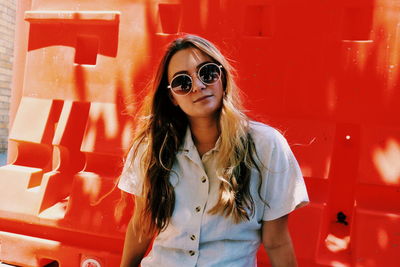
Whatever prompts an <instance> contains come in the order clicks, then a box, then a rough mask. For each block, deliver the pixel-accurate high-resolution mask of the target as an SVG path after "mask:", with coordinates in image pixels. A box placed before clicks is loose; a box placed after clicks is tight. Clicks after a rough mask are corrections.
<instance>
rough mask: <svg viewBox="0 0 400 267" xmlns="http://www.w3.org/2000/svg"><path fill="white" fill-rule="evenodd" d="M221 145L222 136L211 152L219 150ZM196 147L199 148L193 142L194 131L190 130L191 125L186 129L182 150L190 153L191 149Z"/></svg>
mask: <svg viewBox="0 0 400 267" xmlns="http://www.w3.org/2000/svg"><path fill="white" fill-rule="evenodd" d="M220 146H221V136H219V137H218V139H217V142H216V143H215V146H214V147H213V148H212V149H211V150H210V151H209V152H211V151H219V148H220ZM194 149H197V148H196V146H195V145H194V142H193V138H192V131H191V130H190V126H188V127H187V129H186V134H185V137H184V141H183V145H182V150H183V151H184V152H186V153H188V152H189V151H192V150H194Z"/></svg>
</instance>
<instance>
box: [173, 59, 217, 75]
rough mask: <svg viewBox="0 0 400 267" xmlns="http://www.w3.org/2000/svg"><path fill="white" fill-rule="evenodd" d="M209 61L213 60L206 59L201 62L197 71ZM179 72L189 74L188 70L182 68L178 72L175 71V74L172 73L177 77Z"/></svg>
mask: <svg viewBox="0 0 400 267" xmlns="http://www.w3.org/2000/svg"><path fill="white" fill-rule="evenodd" d="M207 63H212V61H204V62H202V63H200V64H199V65H197V67H196V71H198V70H199V69H200V68H201V67H202V66H204V65H205V64H207ZM179 74H189V72H188V71H187V70H180V71H178V72H175V74H174V75H172V77H175V76H176V75H179Z"/></svg>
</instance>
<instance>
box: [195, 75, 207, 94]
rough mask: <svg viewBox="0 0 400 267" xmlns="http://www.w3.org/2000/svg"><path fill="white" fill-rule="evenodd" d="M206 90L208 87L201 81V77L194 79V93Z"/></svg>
mask: <svg viewBox="0 0 400 267" xmlns="http://www.w3.org/2000/svg"><path fill="white" fill-rule="evenodd" d="M204 88H206V85H205V84H204V83H203V82H202V81H201V80H200V79H199V77H197V76H196V77H194V78H193V92H196V91H197V90H203V89H204Z"/></svg>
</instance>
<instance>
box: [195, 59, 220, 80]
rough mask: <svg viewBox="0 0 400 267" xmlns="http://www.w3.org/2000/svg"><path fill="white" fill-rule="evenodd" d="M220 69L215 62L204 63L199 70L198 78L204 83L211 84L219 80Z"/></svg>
mask: <svg viewBox="0 0 400 267" xmlns="http://www.w3.org/2000/svg"><path fill="white" fill-rule="evenodd" d="M220 76H221V69H220V68H219V67H218V66H217V65H216V64H213V63H212V64H206V65H204V66H203V67H201V69H200V71H199V78H200V79H201V81H202V82H203V83H205V84H213V83H215V82H217V81H218V80H219V77H220Z"/></svg>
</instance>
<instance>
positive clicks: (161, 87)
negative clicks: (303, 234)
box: [118, 35, 308, 267]
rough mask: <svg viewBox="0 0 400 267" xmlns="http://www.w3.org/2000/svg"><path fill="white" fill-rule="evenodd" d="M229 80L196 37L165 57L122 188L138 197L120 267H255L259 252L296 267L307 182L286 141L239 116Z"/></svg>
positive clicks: (179, 42) (211, 49)
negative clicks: (291, 225)
mask: <svg viewBox="0 0 400 267" xmlns="http://www.w3.org/2000/svg"><path fill="white" fill-rule="evenodd" d="M232 72H233V69H232V67H231V66H230V64H229V62H228V61H227V60H226V59H225V58H224V57H223V55H222V54H221V52H220V51H219V50H218V49H217V48H216V47H215V46H214V45H213V44H212V43H210V42H209V41H207V40H205V39H203V38H200V37H198V36H193V35H186V36H184V37H182V38H178V39H176V40H175V41H173V42H172V43H171V44H170V46H169V48H168V49H167V51H166V53H165V55H164V57H163V59H162V61H161V64H160V65H159V68H158V71H157V73H156V75H155V78H154V80H153V83H152V84H153V88H152V90H151V91H150V92H149V95H148V96H147V97H146V99H145V101H144V104H143V106H142V109H141V117H140V118H141V119H140V121H139V122H138V123H137V127H136V134H135V136H134V140H133V145H132V148H131V149H130V151H129V153H128V157H127V160H126V163H125V166H124V170H123V172H122V175H121V178H120V182H119V185H118V186H119V188H120V189H122V190H123V191H126V192H128V193H131V194H133V195H135V210H134V215H133V217H132V219H131V221H130V223H129V225H128V228H127V232H126V237H125V244H124V251H123V256H122V263H121V266H138V265H139V264H141V266H143V267H146V266H157V267H158V266H174V267H175V266H185V267H186V266H243V267H248V266H257V261H256V252H257V250H258V249H259V246H260V243H261V242H262V243H263V245H264V247H265V248H266V250H267V253H268V255H269V257H270V261H271V263H272V265H273V266H296V259H295V255H294V251H293V247H292V242H291V239H290V235H289V232H288V227H287V221H288V214H289V213H290V212H291V211H293V210H294V209H296V208H298V207H300V206H303V205H305V204H306V203H307V202H308V196H307V191H306V188H305V185H304V181H303V177H302V174H301V171H300V169H299V166H298V163H297V161H296V159H295V158H294V156H293V153H292V152H291V150H290V148H289V146H288V143H287V142H286V140H285V138H284V137H283V136H282V135H281V134H280V133H279V132H278V131H277V130H275V129H273V128H271V127H269V126H267V125H264V124H261V123H257V122H253V121H250V120H249V118H248V117H247V116H246V115H245V114H244V113H243V109H242V106H241V101H240V98H239V88H238V87H237V86H236V84H235V81H234V79H233V77H232ZM154 237H155V239H154V243H153V247H152V249H151V251H150V253H149V254H148V255H147V256H146V257H144V258H143V256H144V254H145V252H146V250H147V249H148V247H149V244H150V243H151V241H152V240H153V238H154Z"/></svg>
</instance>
